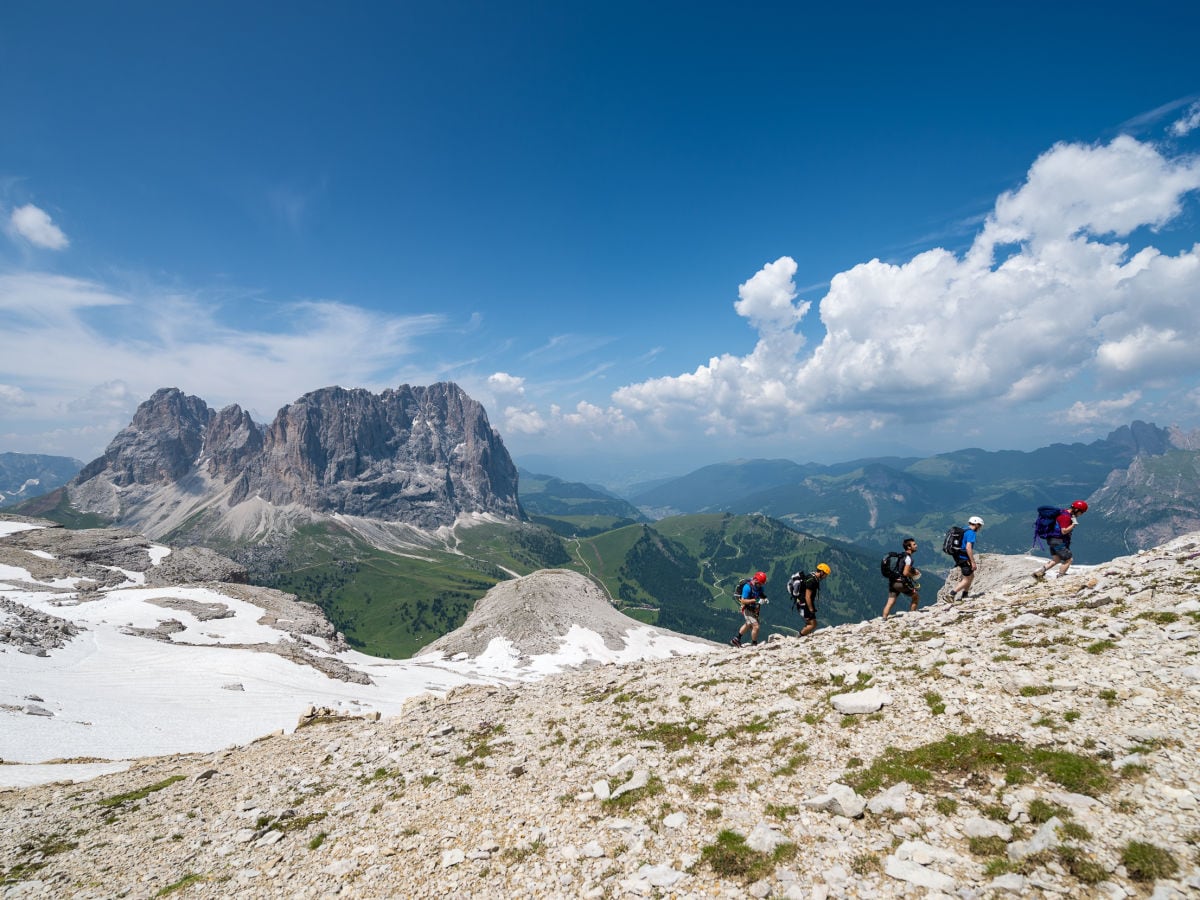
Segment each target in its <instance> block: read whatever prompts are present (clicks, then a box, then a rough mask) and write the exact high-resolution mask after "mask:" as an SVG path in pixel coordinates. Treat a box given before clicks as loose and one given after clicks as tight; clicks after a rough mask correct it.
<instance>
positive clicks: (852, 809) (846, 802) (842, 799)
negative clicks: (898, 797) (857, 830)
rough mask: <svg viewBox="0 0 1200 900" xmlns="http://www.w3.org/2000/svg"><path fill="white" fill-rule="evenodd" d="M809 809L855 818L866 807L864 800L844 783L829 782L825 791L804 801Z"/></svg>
mask: <svg viewBox="0 0 1200 900" xmlns="http://www.w3.org/2000/svg"><path fill="white" fill-rule="evenodd" d="M804 805H805V806H806V807H808V808H809V809H822V810H825V811H826V812H831V813H833V814H834V815H835V816H845V817H846V818H848V819H857V818H858V817H859V816H861V815H862V814H863V810H864V809H866V806H867V804H866V801H865V800H863V798H862V797H860V796H858V794H856V793H855V792H854V789H853V788H851V787H848V786H846V785H844V784H836V783H835V784H831V785H830V786H829V789H828V791H827V792H826V793H824V794H821V795H820V796H818V797H813V798H811V799H809V800H805V801H804Z"/></svg>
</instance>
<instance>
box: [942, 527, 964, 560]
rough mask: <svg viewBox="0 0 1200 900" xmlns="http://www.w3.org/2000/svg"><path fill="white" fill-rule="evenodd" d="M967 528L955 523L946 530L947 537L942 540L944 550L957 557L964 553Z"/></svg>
mask: <svg viewBox="0 0 1200 900" xmlns="http://www.w3.org/2000/svg"><path fill="white" fill-rule="evenodd" d="M965 533H966V532H965V530H964V529H963V528H960V527H959V526H958V525H955V526H954V527H953V528H951V529H950V530H949V531H947V532H946V537H945V538H943V540H942V552H943V553H949V554H950V555H951V556H953V557H954V558H955V559H957V558H958V557H960V556H962V555H963V535H964V534H965Z"/></svg>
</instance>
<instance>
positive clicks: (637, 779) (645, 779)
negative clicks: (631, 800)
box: [612, 769, 650, 800]
mask: <svg viewBox="0 0 1200 900" xmlns="http://www.w3.org/2000/svg"><path fill="white" fill-rule="evenodd" d="M649 783H650V773H649V772H648V771H646V770H645V769H638V770H637V771H636V772H634V773H633V777H632V778H630V779H629V780H628V781H627V782H625V783H624V784H623V785H621V786H620V787H618V788H617V789H616V790H614V791H613V792H612V797H613V799H614V800H615V799H616V798H617V797H620V796H621V795H622V794H628V793H629V792H630V791H636V790H637V789H638V788H644V787H645V786H646V785H647V784H649Z"/></svg>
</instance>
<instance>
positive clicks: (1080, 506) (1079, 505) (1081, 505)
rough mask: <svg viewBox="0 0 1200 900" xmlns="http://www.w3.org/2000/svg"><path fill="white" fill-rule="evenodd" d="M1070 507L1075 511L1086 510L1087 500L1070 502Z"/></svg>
mask: <svg viewBox="0 0 1200 900" xmlns="http://www.w3.org/2000/svg"><path fill="white" fill-rule="evenodd" d="M1071 509H1073V510H1075V512H1087V502H1086V501H1084V500H1076V501H1075V502H1074V503H1072V504H1071Z"/></svg>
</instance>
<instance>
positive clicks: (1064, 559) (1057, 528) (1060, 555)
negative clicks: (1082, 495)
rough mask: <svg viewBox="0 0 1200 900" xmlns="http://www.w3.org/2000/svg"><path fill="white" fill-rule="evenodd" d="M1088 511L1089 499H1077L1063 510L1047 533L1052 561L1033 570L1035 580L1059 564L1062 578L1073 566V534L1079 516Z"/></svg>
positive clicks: (1043, 576)
mask: <svg viewBox="0 0 1200 900" xmlns="http://www.w3.org/2000/svg"><path fill="white" fill-rule="evenodd" d="M1087 511H1088V505H1087V501H1085V500H1076V501H1075V502H1074V503H1072V504H1071V505H1070V506H1068V507H1067V508H1066V509H1064V510H1062V511H1061V512H1060V513H1059V514H1058V517H1057V518H1056V519H1055V520H1054V528H1053V530H1052V531H1051V532H1050V534H1047V535H1046V546H1047V547H1048V548H1049V550H1050V562H1048V563H1046V564H1045V565H1044V566H1042V567H1041V568H1040V569H1036V570H1035V571H1034V572H1033V577H1034V580H1035V581H1041V580H1042V579H1043V578H1045V577H1046V573H1047V572H1049V571H1050V570H1051V569H1053V568H1054V567H1055V566H1059V570H1058V577H1059V578H1062V577H1063V576H1064V575H1066V574H1067V569H1069V568H1071V560H1072V558H1073V557H1072V554H1071V535H1072V533H1073V532H1074V531H1075V526H1076V525H1078V524H1079V517H1080V516H1082V515H1083V514H1084V513H1085V512H1087Z"/></svg>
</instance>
